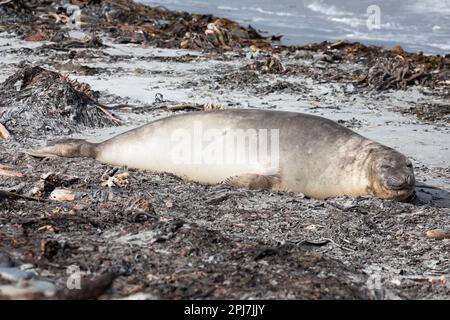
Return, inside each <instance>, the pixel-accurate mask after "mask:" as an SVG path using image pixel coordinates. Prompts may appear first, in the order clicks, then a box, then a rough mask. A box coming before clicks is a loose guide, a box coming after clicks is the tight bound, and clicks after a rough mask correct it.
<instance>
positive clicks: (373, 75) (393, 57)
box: [280, 40, 450, 90]
mask: <svg viewBox="0 0 450 320" xmlns="http://www.w3.org/2000/svg"><path fill="white" fill-rule="evenodd" d="M280 49H281V50H287V51H290V52H295V51H296V50H308V51H315V52H321V53H324V54H326V55H324V56H323V59H328V58H327V56H329V57H330V58H332V60H331V61H328V62H334V61H339V60H341V59H343V60H346V61H351V62H356V63H363V64H365V65H366V66H367V72H366V73H365V74H364V75H363V77H359V78H358V79H354V80H356V82H357V83H359V84H360V85H362V86H368V87H370V88H371V89H374V90H387V89H406V88H407V87H408V86H410V85H414V84H421V85H423V86H435V85H446V84H447V80H449V79H450V59H449V58H448V57H441V56H439V55H435V56H433V55H424V54H422V53H421V52H419V53H408V52H406V51H404V50H403V49H402V48H401V47H400V46H396V47H394V48H393V49H384V48H382V47H375V46H365V45H363V44H361V43H359V42H347V41H343V40H339V41H336V42H333V43H332V42H327V41H325V42H322V43H310V44H307V45H304V46H289V47H282V48H280ZM325 61H327V60H325Z"/></svg>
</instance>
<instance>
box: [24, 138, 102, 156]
mask: <svg viewBox="0 0 450 320" xmlns="http://www.w3.org/2000/svg"><path fill="white" fill-rule="evenodd" d="M95 146H96V144H94V143H90V142H87V141H86V140H81V139H64V140H58V141H55V142H52V143H50V144H49V145H47V146H45V147H40V148H36V149H33V150H27V151H25V153H26V154H28V155H30V156H33V157H37V158H47V157H64V158H79V157H85V158H95V156H96V151H95Z"/></svg>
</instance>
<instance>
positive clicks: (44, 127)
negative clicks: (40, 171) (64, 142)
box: [0, 67, 115, 139]
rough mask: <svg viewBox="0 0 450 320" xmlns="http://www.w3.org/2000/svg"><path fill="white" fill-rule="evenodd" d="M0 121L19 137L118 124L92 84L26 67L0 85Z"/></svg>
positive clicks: (69, 131) (38, 68) (39, 135)
mask: <svg viewBox="0 0 450 320" xmlns="http://www.w3.org/2000/svg"><path fill="white" fill-rule="evenodd" d="M0 123H2V124H3V125H4V126H5V127H6V128H7V129H8V131H10V133H11V134H12V135H13V136H15V137H16V138H18V139H24V138H26V137H29V136H30V135H32V136H33V137H45V136H46V135H47V133H51V134H52V135H55V134H56V135H63V134H65V135H67V134H70V133H74V132H79V131H80V130H81V129H83V128H86V127H89V128H96V127H103V126H111V125H114V124H115V123H114V121H113V120H112V118H111V117H110V116H108V115H107V114H105V113H104V112H102V111H101V110H100V109H99V108H98V105H97V104H96V94H95V93H94V92H93V91H92V90H91V89H90V87H89V85H87V84H83V83H78V82H76V81H71V80H70V79H69V78H68V77H64V76H62V75H61V74H59V73H57V72H53V71H49V70H46V69H43V68H41V67H25V68H22V69H20V70H19V71H18V72H16V73H15V74H13V75H12V76H10V77H9V78H8V79H6V80H5V81H4V82H3V83H1V84H0Z"/></svg>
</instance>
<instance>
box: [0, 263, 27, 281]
mask: <svg viewBox="0 0 450 320" xmlns="http://www.w3.org/2000/svg"><path fill="white" fill-rule="evenodd" d="M0 277H1V278H3V279H5V280H9V281H16V282H17V281H20V280H29V279H31V278H33V277H34V273H31V272H26V271H22V270H20V269H19V268H11V267H6V268H3V267H2V268H0Z"/></svg>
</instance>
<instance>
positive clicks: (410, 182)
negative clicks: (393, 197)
mask: <svg viewBox="0 0 450 320" xmlns="http://www.w3.org/2000/svg"><path fill="white" fill-rule="evenodd" d="M414 184H415V179H414V176H413V175H408V176H406V177H405V178H403V179H399V178H393V177H391V178H389V179H388V180H387V181H386V187H387V188H388V189H390V190H395V191H401V190H405V191H407V190H411V189H413V188H414Z"/></svg>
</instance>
